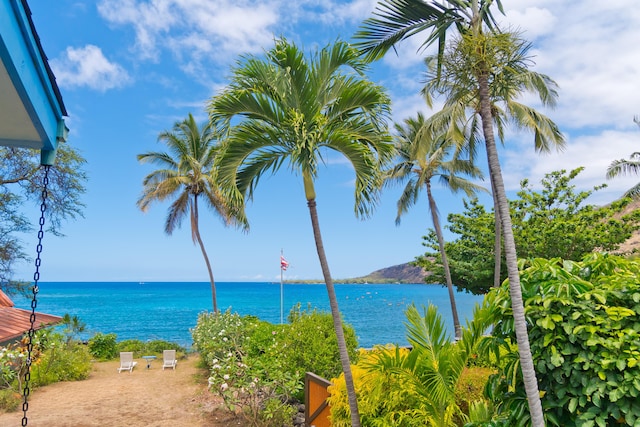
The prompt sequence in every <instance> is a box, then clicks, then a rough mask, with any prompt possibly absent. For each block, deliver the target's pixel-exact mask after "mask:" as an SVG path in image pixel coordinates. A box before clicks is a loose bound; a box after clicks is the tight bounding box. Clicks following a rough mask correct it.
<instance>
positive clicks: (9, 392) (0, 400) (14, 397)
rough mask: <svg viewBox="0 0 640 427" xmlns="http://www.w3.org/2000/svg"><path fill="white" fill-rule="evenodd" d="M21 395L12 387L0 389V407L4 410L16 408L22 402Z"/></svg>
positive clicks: (8, 410)
mask: <svg viewBox="0 0 640 427" xmlns="http://www.w3.org/2000/svg"><path fill="white" fill-rule="evenodd" d="M22 399H23V398H22V395H21V394H20V393H18V392H16V391H15V390H13V389H10V388H5V389H0V409H2V410H4V411H6V412H13V411H15V410H17V409H18V408H19V407H20V405H21V403H22Z"/></svg>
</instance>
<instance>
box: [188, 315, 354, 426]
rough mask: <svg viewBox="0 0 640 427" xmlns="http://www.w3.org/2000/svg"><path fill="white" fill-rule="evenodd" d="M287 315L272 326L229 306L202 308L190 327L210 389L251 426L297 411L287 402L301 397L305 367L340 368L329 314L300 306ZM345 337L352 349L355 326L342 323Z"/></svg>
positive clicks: (276, 421) (270, 422)
mask: <svg viewBox="0 0 640 427" xmlns="http://www.w3.org/2000/svg"><path fill="white" fill-rule="evenodd" d="M289 320H290V321H291V324H287V325H273V324H271V323H268V322H264V321H261V320H259V319H257V318H255V317H252V316H245V317H241V316H239V315H238V314H237V313H231V312H230V311H227V312H225V313H219V314H218V315H214V314H212V313H204V314H201V315H200V316H199V318H198V323H197V325H196V327H195V328H194V329H193V330H192V336H193V342H194V347H195V348H196V350H197V351H199V352H200V355H201V357H202V360H203V361H204V362H205V363H206V364H207V366H208V367H209V368H210V370H211V376H210V378H209V384H210V387H211V389H212V390H214V391H216V392H218V393H220V395H221V396H222V397H223V398H224V401H225V404H226V405H227V407H228V408H229V409H231V410H236V409H240V413H241V414H243V416H245V418H246V420H247V421H248V422H249V423H250V424H251V425H282V424H283V422H280V421H279V420H285V421H286V422H290V421H291V417H292V416H293V414H294V413H295V412H296V410H295V408H294V407H292V406H290V405H288V403H290V402H291V401H292V399H294V398H300V397H302V390H303V386H304V373H305V372H307V371H314V372H316V373H318V372H320V373H322V374H327V373H328V374H331V373H334V374H333V375H335V373H337V372H340V371H341V365H340V359H339V356H338V348H337V342H336V339H335V333H334V332H333V321H332V318H331V315H330V314H327V313H320V312H316V311H315V310H314V311H300V309H299V307H298V308H296V309H294V310H293V311H292V313H291V315H290V316H289ZM345 337H347V344H348V346H349V351H350V353H351V354H354V353H355V347H356V345H357V343H356V339H355V332H354V331H353V328H351V327H349V326H347V327H346V328H345Z"/></svg>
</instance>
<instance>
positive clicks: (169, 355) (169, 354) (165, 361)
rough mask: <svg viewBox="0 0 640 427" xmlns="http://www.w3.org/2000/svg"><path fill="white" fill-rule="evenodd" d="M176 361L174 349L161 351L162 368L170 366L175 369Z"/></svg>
mask: <svg viewBox="0 0 640 427" xmlns="http://www.w3.org/2000/svg"><path fill="white" fill-rule="evenodd" d="M177 364H178V361H177V360H176V351H175V350H164V351H163V352H162V370H163V371H164V368H172V369H174V370H175V369H176V365H177Z"/></svg>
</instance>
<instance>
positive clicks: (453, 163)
mask: <svg viewBox="0 0 640 427" xmlns="http://www.w3.org/2000/svg"><path fill="white" fill-rule="evenodd" d="M395 129H396V132H397V137H396V148H397V150H398V153H399V161H398V163H397V164H396V165H395V166H394V167H393V168H392V169H391V170H390V171H389V176H388V178H387V180H388V181H389V182H406V186H405V187H404V191H403V192H402V195H401V196H400V199H399V200H398V215H397V217H396V224H399V223H400V217H401V216H402V214H404V213H405V212H407V210H408V209H409V207H411V206H412V205H414V204H415V203H416V202H417V200H418V195H419V194H420V191H421V190H422V189H423V188H425V189H426V190H427V198H428V200H429V210H430V212H431V219H432V220H433V228H434V229H435V232H436V236H437V238H438V246H439V248H440V256H441V259H442V267H443V269H444V275H445V280H446V282H447V283H446V284H447V288H448V290H449V300H450V302H451V313H452V315H453V326H454V330H455V336H456V339H460V337H461V335H460V334H461V330H460V320H459V319H458V309H457V307H456V299H455V294H454V292H453V282H452V280H451V272H450V271H449V263H448V261H447V255H446V253H445V250H444V238H443V237H442V227H441V226H440V219H439V218H438V208H437V206H436V201H435V199H434V197H433V193H432V190H431V186H432V179H434V178H436V177H439V178H440V183H441V184H442V185H443V186H445V187H447V188H449V189H450V190H451V191H453V192H454V193H455V192H457V191H459V190H462V191H464V192H465V193H466V194H467V196H469V197H471V196H472V195H473V194H474V193H475V192H476V191H478V190H484V188H483V187H481V186H479V185H476V184H474V183H472V182H470V181H468V180H466V179H464V178H462V177H460V176H459V175H458V174H464V175H467V176H469V177H471V178H480V177H481V176H482V173H481V172H480V170H479V169H478V168H477V167H476V166H475V165H474V164H473V161H471V160H464V159H461V158H460V157H459V156H458V155H457V154H456V153H454V152H453V151H454V150H455V148H456V147H455V145H454V144H452V141H450V140H447V139H445V138H444V137H442V136H441V137H436V136H435V135H434V134H433V133H431V132H429V131H428V129H426V127H425V118H424V116H423V115H422V113H418V116H417V118H415V119H414V118H409V119H406V120H405V122H404V125H401V124H396V125H395Z"/></svg>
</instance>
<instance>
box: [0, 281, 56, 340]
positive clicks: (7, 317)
mask: <svg viewBox="0 0 640 427" xmlns="http://www.w3.org/2000/svg"><path fill="white" fill-rule="evenodd" d="M61 320H62V317H60V316H54V315H52V314H44V313H38V312H36V320H35V323H34V325H33V326H34V328H35V329H40V328H44V327H45V326H49V325H54V324H56V323H60V321H61ZM30 327H31V310H24V309H22V308H16V307H15V306H14V304H13V301H11V298H9V297H8V296H7V295H6V294H5V293H4V292H2V291H0V343H1V342H5V341H9V340H12V339H14V338H19V337H21V336H22V335H23V334H24V333H25V332H27V331H29V328H30Z"/></svg>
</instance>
